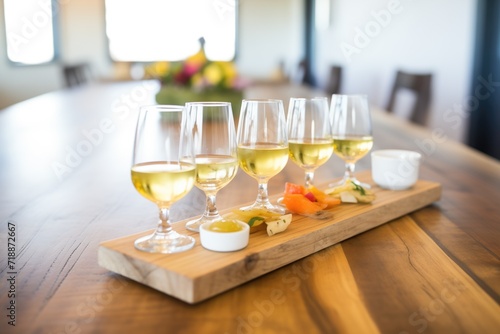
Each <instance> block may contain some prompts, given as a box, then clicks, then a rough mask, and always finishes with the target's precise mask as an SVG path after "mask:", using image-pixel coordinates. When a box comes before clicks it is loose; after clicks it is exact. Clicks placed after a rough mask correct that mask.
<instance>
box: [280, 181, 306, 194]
mask: <svg viewBox="0 0 500 334" xmlns="http://www.w3.org/2000/svg"><path fill="white" fill-rule="evenodd" d="M305 193H306V188H305V187H304V186H301V185H300V184H295V183H291V182H287V183H285V194H305Z"/></svg>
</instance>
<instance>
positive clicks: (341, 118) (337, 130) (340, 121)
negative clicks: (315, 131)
mask: <svg viewBox="0 0 500 334" xmlns="http://www.w3.org/2000/svg"><path fill="white" fill-rule="evenodd" d="M330 119H331V124H332V136H333V152H334V153H335V154H336V155H338V156H339V157H340V158H342V159H343V160H344V162H345V173H344V177H343V178H342V180H341V181H340V182H339V183H337V184H334V185H332V186H335V185H343V184H346V183H347V182H354V183H355V184H358V185H361V186H363V187H365V188H370V186H369V185H368V184H365V183H361V182H360V181H358V180H357V179H356V177H355V176H354V175H353V173H354V168H355V164H356V162H357V161H358V160H359V159H361V158H362V157H364V156H365V155H366V154H367V153H368V152H369V151H370V150H371V148H372V146H373V137H372V121H371V116H370V108H369V106H368V98H367V96H366V95H336V94H334V95H332V102H331V106H330Z"/></svg>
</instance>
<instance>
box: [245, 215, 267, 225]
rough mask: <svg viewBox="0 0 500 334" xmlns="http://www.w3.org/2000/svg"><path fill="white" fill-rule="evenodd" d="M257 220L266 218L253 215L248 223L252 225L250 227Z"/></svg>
mask: <svg viewBox="0 0 500 334" xmlns="http://www.w3.org/2000/svg"><path fill="white" fill-rule="evenodd" d="M257 220H266V219H265V218H263V217H252V218H250V220H249V221H248V225H250V227H252V226H253V224H254V223H255V222H256V221H257Z"/></svg>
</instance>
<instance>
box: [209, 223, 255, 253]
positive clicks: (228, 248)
mask: <svg viewBox="0 0 500 334" xmlns="http://www.w3.org/2000/svg"><path fill="white" fill-rule="evenodd" d="M235 222H236V223H238V225H240V226H241V227H242V229H241V230H240V231H236V232H216V231H211V230H209V229H208V228H209V227H210V225H211V224H213V223H212V222H209V223H204V224H203V225H201V226H200V241H201V245H202V246H203V247H205V248H206V249H208V250H211V251H215V252H234V251H237V250H240V249H243V248H245V247H246V246H247V245H248V239H249V237H250V226H249V225H248V224H247V223H245V222H242V221H239V220H235Z"/></svg>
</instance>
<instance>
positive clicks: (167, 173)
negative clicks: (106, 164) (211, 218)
mask: <svg viewBox="0 0 500 334" xmlns="http://www.w3.org/2000/svg"><path fill="white" fill-rule="evenodd" d="M185 116H186V115H184V108H183V107H182V106H160V105H158V106H148V107H142V108H141V109H140V112H139V119H138V121H137V128H136V134H135V142H134V153H133V158H132V183H133V184H134V187H135V189H136V190H137V191H138V192H139V194H141V195H142V196H144V197H145V198H146V199H148V200H150V201H152V202H154V203H155V204H156V205H158V208H159V210H160V221H159V223H158V226H157V228H156V230H155V232H154V233H153V234H151V235H147V236H145V237H142V238H139V239H137V240H136V241H135V247H136V248H137V249H139V250H141V251H145V252H150V253H176V252H181V251H185V250H188V249H190V248H191V247H193V246H194V243H195V240H194V238H192V237H190V236H187V235H182V234H179V233H177V232H176V231H174V230H173V228H172V225H171V224H170V219H169V210H170V207H171V206H172V204H173V203H175V202H177V201H178V200H180V199H181V198H183V197H184V196H185V195H186V194H187V193H188V192H189V191H190V190H191V188H193V185H194V179H195V167H196V166H195V160H194V152H193V143H192V139H191V137H190V132H191V126H192V124H189V121H188V119H187V117H185Z"/></svg>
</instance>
